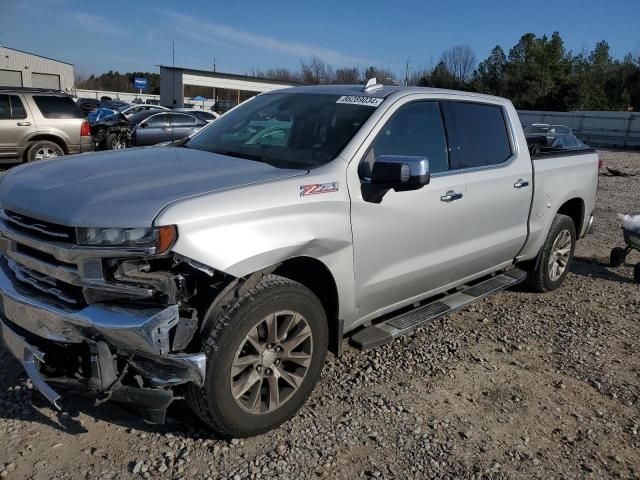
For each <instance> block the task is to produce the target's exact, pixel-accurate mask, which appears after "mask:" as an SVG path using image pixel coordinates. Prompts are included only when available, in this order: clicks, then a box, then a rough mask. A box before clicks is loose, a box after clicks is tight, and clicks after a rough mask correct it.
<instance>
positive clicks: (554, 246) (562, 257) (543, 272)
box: [526, 214, 576, 293]
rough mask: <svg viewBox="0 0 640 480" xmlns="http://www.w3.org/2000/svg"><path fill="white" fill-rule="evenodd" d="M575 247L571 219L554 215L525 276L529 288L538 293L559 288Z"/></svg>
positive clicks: (574, 230)
mask: <svg viewBox="0 0 640 480" xmlns="http://www.w3.org/2000/svg"><path fill="white" fill-rule="evenodd" d="M575 248H576V227H575V225H574V223H573V220H571V218H570V217H568V216H566V215H561V214H558V215H556V216H555V218H554V219H553V222H552V223H551V228H550V229H549V234H548V235H547V240H546V241H545V243H544V245H543V246H542V249H541V250H540V254H539V258H538V261H537V262H536V265H535V267H534V268H533V269H532V270H530V271H529V274H528V276H527V282H526V283H527V285H528V286H529V288H531V289H532V290H533V291H535V292H540V293H544V292H550V291H552V290H556V289H557V288H559V287H560V285H562V282H564V279H565V277H566V276H567V274H568V273H569V269H570V268H571V263H572V262H573V254H574V252H575Z"/></svg>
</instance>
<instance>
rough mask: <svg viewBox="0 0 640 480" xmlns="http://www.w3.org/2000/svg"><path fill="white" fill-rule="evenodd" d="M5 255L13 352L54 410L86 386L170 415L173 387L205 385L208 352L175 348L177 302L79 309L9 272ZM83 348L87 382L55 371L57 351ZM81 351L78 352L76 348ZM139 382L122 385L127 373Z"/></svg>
mask: <svg viewBox="0 0 640 480" xmlns="http://www.w3.org/2000/svg"><path fill="white" fill-rule="evenodd" d="M4 260H5V259H2V268H0V329H1V330H2V339H3V341H4V343H5V344H6V345H7V348H8V349H9V351H10V352H11V353H12V354H13V355H14V356H15V357H16V358H17V359H18V361H19V362H20V363H21V364H22V365H23V366H24V368H25V370H26V372H27V374H28V375H29V377H30V378H31V381H32V382H33V384H34V386H35V387H36V388H37V389H38V390H40V392H42V393H43V395H44V396H45V397H46V398H47V399H49V400H50V401H51V403H53V404H54V405H55V406H56V407H58V408H60V399H61V397H60V395H59V394H58V393H57V392H56V391H55V390H54V388H52V386H53V387H55V386H56V385H58V386H61V387H63V388H66V387H70V388H74V389H75V388H81V389H86V390H88V391H90V392H92V393H94V394H96V395H97V396H102V398H103V399H107V398H110V399H112V400H116V401H120V402H125V403H129V404H131V405H132V406H134V407H138V410H139V413H142V414H143V415H145V413H147V414H148V413H150V414H149V415H145V416H147V418H149V419H150V420H153V421H156V422H161V421H163V420H164V410H166V407H167V406H168V404H169V403H170V402H171V401H172V399H173V391H172V389H171V388H169V387H173V386H176V385H181V384H185V383H188V382H191V383H194V384H195V385H198V386H202V385H203V383H204V380H205V373H206V371H205V368H206V357H205V355H204V354H203V353H195V354H189V353H171V348H170V343H171V335H170V333H171V330H172V329H173V328H174V327H175V326H176V325H177V324H178V322H179V321H180V317H179V311H178V306H177V305H170V306H167V307H159V308H152V307H126V308H125V307H121V306H117V305H111V304H107V303H104V304H100V303H96V304H90V305H87V306H85V307H84V308H80V309H73V308H68V307H66V306H64V305H61V304H55V303H54V302H51V301H50V298H48V297H47V296H46V295H39V294H37V293H34V292H33V291H32V290H27V288H28V287H25V286H23V285H22V284H21V283H20V282H17V281H16V280H15V279H13V278H12V277H11V271H10V270H9V269H8V268H7V266H6V263H5V262H4ZM73 348H76V349H82V351H83V352H86V355H85V357H86V359H85V360H86V366H85V367H84V370H83V371H84V375H83V376H82V377H83V378H82V379H81V380H78V379H77V378H71V377H70V376H68V377H67V378H64V376H63V377H59V376H49V375H48V374H47V373H46V372H47V371H53V370H55V368H54V369H52V368H50V367H53V366H54V364H55V362H56V360H57V359H56V358H55V357H56V354H55V352H56V351H60V350H63V351H64V350H65V349H67V350H69V349H73ZM74 352H75V350H74ZM127 372H128V374H129V375H130V376H131V377H133V378H135V377H139V378H140V379H141V380H140V382H139V384H138V385H131V384H129V385H126V384H125V383H123V382H122V380H123V378H124V376H125V375H124V374H125V373H127Z"/></svg>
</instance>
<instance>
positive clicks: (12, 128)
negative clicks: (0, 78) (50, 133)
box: [0, 95, 36, 158]
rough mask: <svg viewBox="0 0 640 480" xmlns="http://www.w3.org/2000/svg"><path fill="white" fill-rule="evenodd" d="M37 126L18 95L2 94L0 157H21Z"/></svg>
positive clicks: (0, 97)
mask: <svg viewBox="0 0 640 480" xmlns="http://www.w3.org/2000/svg"><path fill="white" fill-rule="evenodd" d="M35 132H36V126H35V123H34V122H33V119H32V118H31V115H29V114H28V112H27V109H26V108H25V106H24V104H23V103H22V100H21V99H20V97H19V96H18V95H0V158H17V157H20V156H21V155H22V153H23V151H24V148H25V146H26V144H27V139H28V138H29V137H30V136H31V135H32V134H33V133H35Z"/></svg>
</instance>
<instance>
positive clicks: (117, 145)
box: [105, 133, 127, 150]
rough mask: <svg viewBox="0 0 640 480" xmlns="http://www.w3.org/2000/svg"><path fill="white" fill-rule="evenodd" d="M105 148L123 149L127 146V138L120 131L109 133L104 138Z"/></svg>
mask: <svg viewBox="0 0 640 480" xmlns="http://www.w3.org/2000/svg"><path fill="white" fill-rule="evenodd" d="M105 146H106V148H107V150H124V149H125V148H127V140H126V138H125V136H124V135H122V134H121V133H110V134H108V135H107V138H106V139H105Z"/></svg>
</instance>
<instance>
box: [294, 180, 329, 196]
mask: <svg viewBox="0 0 640 480" xmlns="http://www.w3.org/2000/svg"><path fill="white" fill-rule="evenodd" d="M337 191H338V182H331V183H314V184H312V185H300V196H301V197H306V196H307V195H317V194H319V193H331V192H337Z"/></svg>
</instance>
